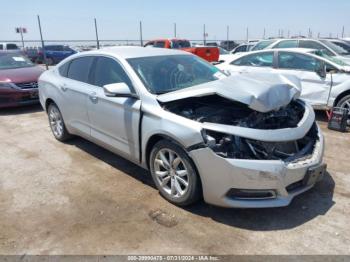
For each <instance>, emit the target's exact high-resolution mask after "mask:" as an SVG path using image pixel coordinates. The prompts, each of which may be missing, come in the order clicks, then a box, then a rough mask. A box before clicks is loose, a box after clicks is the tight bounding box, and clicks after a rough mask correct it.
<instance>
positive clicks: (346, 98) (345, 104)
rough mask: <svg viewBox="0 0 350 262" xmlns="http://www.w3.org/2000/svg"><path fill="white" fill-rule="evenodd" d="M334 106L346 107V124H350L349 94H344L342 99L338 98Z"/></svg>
mask: <svg viewBox="0 0 350 262" xmlns="http://www.w3.org/2000/svg"><path fill="white" fill-rule="evenodd" d="M336 106H337V107H341V108H346V109H348V111H349V116H348V122H347V124H348V126H350V95H346V96H344V97H343V98H342V99H340V100H339V101H338V103H337V105H336Z"/></svg>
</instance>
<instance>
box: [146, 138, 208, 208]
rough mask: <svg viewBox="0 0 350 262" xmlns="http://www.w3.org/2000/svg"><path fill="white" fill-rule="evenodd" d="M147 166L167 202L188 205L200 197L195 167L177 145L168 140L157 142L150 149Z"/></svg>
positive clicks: (200, 190)
mask: <svg viewBox="0 0 350 262" xmlns="http://www.w3.org/2000/svg"><path fill="white" fill-rule="evenodd" d="M162 159H163V160H162ZM149 166H150V171H151V175H152V178H153V181H154V183H155V185H156V187H157V189H158V190H159V192H160V194H161V195H162V196H163V197H164V198H165V199H166V200H168V201H169V202H171V203H173V204H175V205H178V206H188V205H191V204H193V203H195V202H197V201H198V200H199V199H200V198H201V197H202V189H201V182H200V179H199V176H198V174H197V171H196V168H195V166H194V164H193V163H192V161H191V159H190V158H189V156H188V155H187V153H186V152H185V150H183V149H182V148H181V147H180V146H179V145H177V144H175V143H173V142H171V141H169V140H161V141H159V142H157V143H156V144H155V145H154V147H153V149H152V151H151V155H150V163H149ZM162 182H163V183H162Z"/></svg>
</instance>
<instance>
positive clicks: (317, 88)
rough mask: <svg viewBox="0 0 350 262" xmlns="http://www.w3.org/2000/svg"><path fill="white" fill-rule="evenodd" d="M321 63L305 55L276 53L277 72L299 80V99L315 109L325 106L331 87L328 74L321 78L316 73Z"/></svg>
mask: <svg viewBox="0 0 350 262" xmlns="http://www.w3.org/2000/svg"><path fill="white" fill-rule="evenodd" d="M322 63H323V62H322V61H321V60H318V59H316V58H314V57H312V56H309V55H307V54H300V53H293V52H284V51H283V52H282V51H281V52H279V53H278V72H279V73H282V74H284V75H293V76H296V77H297V78H299V79H300V80H301V84H302V91H301V98H302V99H304V100H306V101H308V102H309V103H310V104H312V105H313V106H316V107H317V106H320V107H323V106H325V105H327V100H328V96H329V91H330V88H331V85H332V80H331V76H330V74H327V76H326V77H325V78H323V77H321V76H320V75H319V74H317V73H316V70H317V68H319V67H321V66H322Z"/></svg>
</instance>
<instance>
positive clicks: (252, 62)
mask: <svg viewBox="0 0 350 262" xmlns="http://www.w3.org/2000/svg"><path fill="white" fill-rule="evenodd" d="M231 64H232V65H238V66H257V67H272V66H273V52H266V53H258V54H253V55H247V56H244V57H242V58H240V59H238V60H236V61H233V62H232V63H231Z"/></svg>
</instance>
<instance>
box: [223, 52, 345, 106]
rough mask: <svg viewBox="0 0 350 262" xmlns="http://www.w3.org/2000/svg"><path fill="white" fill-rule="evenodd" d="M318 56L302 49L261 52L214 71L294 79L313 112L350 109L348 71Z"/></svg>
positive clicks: (341, 65)
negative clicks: (298, 80)
mask: <svg viewBox="0 0 350 262" xmlns="http://www.w3.org/2000/svg"><path fill="white" fill-rule="evenodd" d="M319 52H320V51H316V50H312V49H302V48H292V49H274V50H262V51H256V52H250V53H247V54H242V55H240V56H238V57H235V58H233V59H231V60H228V61H226V62H224V63H221V64H219V65H217V67H218V68H219V69H221V70H223V71H225V72H229V73H231V74H235V73H240V74H242V73H254V74H255V73H271V74H278V75H280V74H282V75H284V76H291V75H292V76H296V77H297V78H299V79H300V81H301V85H302V92H301V98H302V99H304V100H306V101H308V102H309V103H310V104H311V105H312V106H313V107H314V108H315V109H328V108H330V107H333V106H337V107H342V108H348V109H350V67H349V66H347V65H346V64H345V63H344V62H342V61H340V60H337V59H336V58H334V57H328V56H327V55H325V54H324V53H320V54H319V55H317V54H318V53H319ZM316 53H317V54H316ZM320 55H323V56H326V57H321V56H320Z"/></svg>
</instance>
